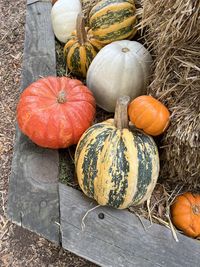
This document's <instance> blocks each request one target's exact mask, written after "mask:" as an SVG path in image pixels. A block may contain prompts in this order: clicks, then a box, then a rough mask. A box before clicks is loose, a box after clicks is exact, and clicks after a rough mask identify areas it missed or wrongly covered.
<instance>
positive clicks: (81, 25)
mask: <svg viewBox="0 0 200 267" xmlns="http://www.w3.org/2000/svg"><path fill="white" fill-rule="evenodd" d="M76 34H77V38H78V41H79V43H80V44H81V45H84V44H85V43H86V42H87V40H88V39H87V33H86V30H85V21H84V16H83V14H82V13H79V14H78V16H77V19H76Z"/></svg>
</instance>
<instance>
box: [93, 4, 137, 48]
mask: <svg viewBox="0 0 200 267" xmlns="http://www.w3.org/2000/svg"><path fill="white" fill-rule="evenodd" d="M135 12H136V8H135V4H134V1H133V0H102V1H100V2H99V3H97V4H96V5H95V6H94V7H93V8H92V9H91V11H90V13H89V25H90V28H91V29H92V32H93V34H94V36H95V37H96V38H97V39H98V40H99V42H101V43H103V44H109V43H111V42H113V41H117V40H123V39H131V38H132V37H133V36H134V35H135V34H136V32H137V29H136V27H135V25H136V15H135Z"/></svg>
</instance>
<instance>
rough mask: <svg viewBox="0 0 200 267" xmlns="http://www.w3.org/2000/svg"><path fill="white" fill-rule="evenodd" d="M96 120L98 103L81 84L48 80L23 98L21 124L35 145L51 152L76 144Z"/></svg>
mask: <svg viewBox="0 0 200 267" xmlns="http://www.w3.org/2000/svg"><path fill="white" fill-rule="evenodd" d="M94 116H95V99H94V97H93V95H92V93H91V92H90V91H89V90H88V88H87V87H86V86H84V85H83V84H82V82H80V81H79V80H75V79H70V78H67V77H61V78H56V77H46V78H43V79H39V80H38V81H36V82H34V83H32V84H30V85H29V86H28V87H27V88H26V89H25V90H24V92H23V93H22V95H21V96H20V100H19V103H18V106H17V121H18V125H19V128H20V129H21V131H22V132H23V133H24V134H25V135H27V136H28V137H29V138H30V139H31V140H32V141H33V142H34V143H36V144H37V145H39V146H42V147H48V148H54V149H55V148H65V147H68V146H70V145H72V144H76V143H77V142H78V140H79V138H80V137H81V135H82V134H83V132H84V131H85V130H86V129H87V128H88V127H89V126H90V125H91V124H92V121H93V118H94Z"/></svg>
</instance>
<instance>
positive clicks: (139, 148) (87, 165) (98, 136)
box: [75, 96, 159, 209]
mask: <svg viewBox="0 0 200 267" xmlns="http://www.w3.org/2000/svg"><path fill="white" fill-rule="evenodd" d="M129 100H130V98H129V97H128V96H123V97H120V98H119V100H118V101H117V105H116V111H115V118H114V119H109V120H107V121H104V122H101V123H97V124H95V125H93V126H91V127H90V128H89V129H88V130H87V131H86V132H85V133H84V134H83V135H82V137H81V139H80V140H79V143H78V145H77V148H76V151H75V169H76V174H77V178H78V182H79V185H80V187H81V189H82V190H83V192H84V193H85V194H86V195H87V196H88V197H90V198H94V199H95V200H96V201H97V202H98V203H99V204H100V205H109V206H112V207H114V208H118V209H125V208H127V207H129V206H131V205H138V204H141V203H143V202H144V201H145V200H147V199H149V198H150V196H151V193H152V191H153V189H154V187H155V184H156V181H157V178H158V174H159V155H158V150H157V147H156V145H155V142H154V140H153V138H152V137H151V136H148V135H146V134H144V133H142V132H141V131H139V130H137V129H136V128H129V125H128V115H127V106H128V103H129ZM131 127H132V126H131Z"/></svg>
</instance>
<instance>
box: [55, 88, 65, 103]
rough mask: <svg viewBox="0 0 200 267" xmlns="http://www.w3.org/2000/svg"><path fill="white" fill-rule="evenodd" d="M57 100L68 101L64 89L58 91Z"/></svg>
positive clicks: (59, 101)
mask: <svg viewBox="0 0 200 267" xmlns="http://www.w3.org/2000/svg"><path fill="white" fill-rule="evenodd" d="M57 101H58V103H59V104H64V103H65V102H67V97H66V92H65V91H64V90H61V91H60V92H59V93H58V98H57Z"/></svg>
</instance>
